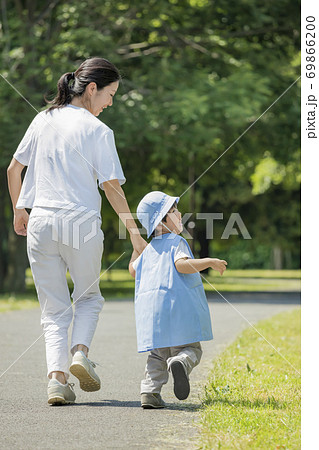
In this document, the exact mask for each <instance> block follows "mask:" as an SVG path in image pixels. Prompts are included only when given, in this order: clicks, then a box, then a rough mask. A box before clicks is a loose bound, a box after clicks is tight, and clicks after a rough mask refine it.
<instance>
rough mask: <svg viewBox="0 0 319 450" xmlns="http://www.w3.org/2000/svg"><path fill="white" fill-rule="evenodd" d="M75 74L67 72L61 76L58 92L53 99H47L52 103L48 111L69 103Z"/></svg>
mask: <svg viewBox="0 0 319 450" xmlns="http://www.w3.org/2000/svg"><path fill="white" fill-rule="evenodd" d="M74 79H75V75H74V72H67V73H65V74H64V75H62V76H61V78H60V79H59V81H58V92H57V95H56V97H55V98H54V99H53V100H52V101H47V103H49V104H51V106H50V108H49V109H48V111H51V110H52V109H55V108H61V107H62V106H66V105H68V104H69V103H70V102H71V100H72V93H73V91H72V85H74Z"/></svg>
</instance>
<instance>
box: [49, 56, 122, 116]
mask: <svg viewBox="0 0 319 450" xmlns="http://www.w3.org/2000/svg"><path fill="white" fill-rule="evenodd" d="M120 79H121V75H120V73H119V71H118V69H117V68H116V67H115V66H114V65H113V64H112V63H111V62H110V61H108V60H107V59H104V58H89V59H86V60H85V61H84V62H83V63H82V64H81V65H80V67H79V68H78V69H77V70H76V71H75V72H67V73H65V74H64V75H62V76H61V78H60V79H59V81H58V92H57V95H56V97H55V98H54V99H53V100H52V101H47V100H46V101H47V103H49V104H51V106H50V108H49V109H48V111H51V110H52V109H55V108H61V107H62V106H65V105H68V104H69V103H70V102H71V100H72V98H73V97H81V95H83V94H84V92H85V88H86V86H87V85H88V84H90V83H92V82H93V83H96V86H97V89H98V90H101V89H103V88H104V87H105V86H108V85H109V84H111V83H114V82H115V81H120Z"/></svg>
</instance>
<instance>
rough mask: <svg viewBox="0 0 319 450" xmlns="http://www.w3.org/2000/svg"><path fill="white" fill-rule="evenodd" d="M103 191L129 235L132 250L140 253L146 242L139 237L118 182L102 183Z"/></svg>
mask: <svg viewBox="0 0 319 450" xmlns="http://www.w3.org/2000/svg"><path fill="white" fill-rule="evenodd" d="M103 189H104V192H105V195H106V198H107V199H108V201H109V202H110V204H111V206H112V208H113V209H114V211H115V212H116V214H117V215H118V216H119V218H120V219H121V220H122V222H123V223H124V225H125V227H126V229H127V231H128V232H129V233H130V239H131V242H132V245H133V248H134V250H136V251H137V252H138V254H140V253H142V251H143V250H144V248H145V247H146V246H147V242H146V241H145V240H144V239H143V238H142V237H141V235H140V232H139V230H138V228H137V225H136V223H135V220H134V219H133V216H132V214H131V211H130V208H129V206H128V204H127V200H126V197H125V194H124V191H123V189H122V188H121V186H120V183H119V181H118V180H110V181H105V182H104V183H103Z"/></svg>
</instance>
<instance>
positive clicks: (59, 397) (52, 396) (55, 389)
mask: <svg viewBox="0 0 319 450" xmlns="http://www.w3.org/2000/svg"><path fill="white" fill-rule="evenodd" d="M73 386H74V383H66V384H62V383H60V382H59V381H58V380H50V381H49V385H48V403H49V405H66V404H68V403H74V401H75V398H76V397H75V393H74V391H73Z"/></svg>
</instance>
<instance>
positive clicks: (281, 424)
mask: <svg viewBox="0 0 319 450" xmlns="http://www.w3.org/2000/svg"><path fill="white" fill-rule="evenodd" d="M256 328H257V329H258V331H259V332H260V333H261V334H262V335H263V336H265V338H266V339H267V340H268V341H269V342H271V344H272V345H273V346H274V347H275V348H276V349H277V350H278V351H279V352H280V353H281V354H282V355H284V357H285V358H286V359H287V360H288V361H289V362H290V363H291V364H292V366H293V367H294V368H295V369H297V370H298V372H300V309H297V310H294V311H292V312H289V313H282V314H279V315H278V316H275V317H274V318H272V319H269V320H266V321H262V322H259V324H258V325H257V326H256ZM293 367H291V365H289V363H288V362H287V361H285V360H284V359H283V358H282V357H281V356H280V355H279V354H278V353H277V352H276V351H275V350H274V349H273V348H272V347H271V346H270V345H269V344H268V343H267V342H266V341H265V340H264V339H263V338H262V337H261V336H260V335H259V334H257V333H256V331H254V330H253V329H252V328H250V329H247V330H246V331H244V333H243V334H242V335H241V336H240V337H239V338H238V339H237V340H236V342H234V343H233V344H232V345H231V346H230V347H228V348H227V350H226V351H225V352H224V353H223V354H222V355H221V356H220V357H219V358H218V359H217V360H216V361H215V363H214V367H213V370H212V373H211V376H210V379H209V383H208V386H206V388H205V397H204V402H203V403H204V409H203V412H202V417H201V425H200V427H201V443H200V448H202V449H265V450H266V449H267V450H269V449H299V448H300V445H301V444H300V415H301V411H300V395H301V394H300V390H301V386H300V384H301V382H300V375H299V374H298V373H297V371H296V370H295V369H294V368H293Z"/></svg>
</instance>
